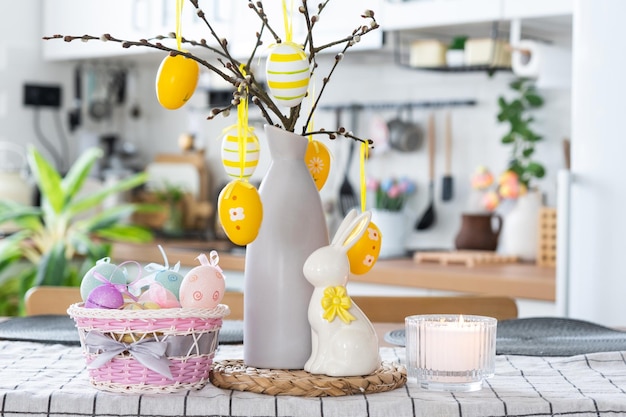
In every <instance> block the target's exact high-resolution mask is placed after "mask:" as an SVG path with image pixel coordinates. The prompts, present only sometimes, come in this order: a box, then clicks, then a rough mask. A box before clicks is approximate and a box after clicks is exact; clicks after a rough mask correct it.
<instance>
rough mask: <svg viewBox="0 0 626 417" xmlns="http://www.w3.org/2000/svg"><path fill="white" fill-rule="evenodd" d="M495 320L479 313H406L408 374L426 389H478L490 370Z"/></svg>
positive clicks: (493, 361)
mask: <svg viewBox="0 0 626 417" xmlns="http://www.w3.org/2000/svg"><path fill="white" fill-rule="evenodd" d="M496 324H497V321H496V319H494V318H491V317H482V316H459V315H422V316H410V317H407V318H406V340H407V344H406V350H407V351H406V354H407V368H408V371H409V377H410V378H411V377H414V378H416V379H417V381H418V382H419V383H420V384H421V385H422V387H424V388H429V389H444V390H455V391H471V390H476V389H480V387H481V385H482V380H483V378H487V377H490V376H492V375H493V372H494V363H495V331H496Z"/></svg>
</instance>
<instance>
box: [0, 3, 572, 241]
mask: <svg viewBox="0 0 626 417" xmlns="http://www.w3.org/2000/svg"><path fill="white" fill-rule="evenodd" d="M39 4H40V3H39V1H34V0H32V1H28V2H19V3H15V4H12V8H15V9H17V11H15V12H13V11H12V12H11V13H3V14H2V17H1V18H0V19H2V23H3V25H1V26H0V31H1V32H2V34H3V36H2V37H0V39H9V40H7V41H4V42H3V43H0V47H1V48H2V49H1V50H2V54H1V55H0V58H1V59H0V72H1V73H2V74H4V77H2V80H1V81H0V97H3V99H2V101H0V103H5V104H2V105H0V122H1V123H0V136H1V138H2V139H8V140H12V141H16V142H17V141H19V142H20V143H23V142H30V143H35V142H36V138H35V134H34V129H33V124H32V113H33V110H31V109H25V108H24V107H23V106H22V105H21V100H22V98H21V88H22V84H23V83H24V82H25V81H42V82H55V83H60V84H62V85H63V86H64V100H63V102H64V107H63V109H62V111H61V117H62V119H63V121H65V120H66V113H67V111H68V110H69V109H70V106H71V94H72V88H71V76H72V74H71V70H72V65H73V63H49V62H43V61H41V60H40V58H39V56H40V48H41V42H42V41H41V40H40V36H41V35H42V34H41V33H40V17H39V15H38V5H39ZM5 7H6V6H5ZM5 21H6V22H5ZM17 22H19V24H18V23H17ZM67 47H68V48H71V47H72V45H71V44H68V45H67ZM130 54H131V52H130V51H129V55H128V57H129V59H131V60H132V57H131V55H130ZM159 60H160V58H159V57H154V56H152V57H145V56H144V57H142V58H141V60H136V65H138V67H139V69H140V72H141V79H140V85H139V87H140V90H139V91H140V97H141V103H140V104H141V107H142V118H141V119H140V120H139V121H138V122H134V121H131V120H130V119H129V118H128V117H127V115H126V114H127V113H124V111H122V110H121V111H120V115H118V116H117V117H116V119H115V122H114V123H107V124H93V123H92V122H88V123H87V124H86V125H84V126H83V127H82V128H81V130H80V132H77V133H74V134H71V135H70V139H71V142H72V143H71V144H72V147H73V149H74V150H77V149H80V148H81V146H83V144H84V143H85V142H89V141H88V140H86V138H89V137H90V134H91V135H93V134H94V133H95V134H96V135H99V134H101V133H104V132H107V131H112V130H113V131H120V132H121V133H122V136H123V138H125V139H126V140H129V141H131V142H133V143H134V144H136V145H137V146H138V147H139V148H140V150H141V151H142V158H143V160H144V162H148V161H150V160H151V159H152V157H153V156H154V155H155V154H156V153H157V152H178V147H177V138H178V136H179V135H180V134H181V133H183V132H187V131H193V132H196V133H197V135H198V143H199V145H201V146H206V148H207V152H208V156H207V158H208V161H209V164H210V167H211V171H212V173H213V179H212V181H213V184H217V183H220V182H221V181H222V180H224V179H225V176H224V174H223V172H222V168H221V164H220V161H219V159H220V158H219V148H220V144H219V140H218V138H219V137H220V135H221V131H222V129H223V128H224V127H226V126H228V125H230V124H232V123H234V118H232V117H231V118H230V119H226V120H224V119H222V118H218V119H216V120H213V121H206V120H205V118H206V116H207V114H208V110H207V109H201V108H200V106H201V105H202V102H203V98H204V97H203V96H202V95H201V94H196V96H195V97H194V99H193V100H192V103H190V105H188V106H187V107H186V108H183V109H181V110H177V111H168V110H164V109H162V108H160V106H159V105H158V103H157V102H156V99H155V95H154V77H155V75H156V71H157V68H158V63H159ZM322 61H323V62H322V65H321V66H322V67H324V66H327V65H328V61H327V62H324V60H322ZM322 73H324V71H322V70H321V69H320V70H318V75H319V74H322ZM512 79H513V76H512V74H511V73H497V74H496V75H495V76H494V77H491V78H490V77H488V76H487V75H486V74H484V73H465V74H442V73H435V72H424V71H416V70H411V69H406V68H400V67H398V66H396V65H395V64H394V63H393V59H392V58H391V56H390V55H389V54H385V55H376V54H371V53H359V54H353V55H350V54H348V55H347V56H346V58H345V59H344V61H343V62H342V63H341V65H340V67H339V69H338V71H337V72H336V74H335V75H333V78H332V80H331V88H330V90H329V91H328V92H327V95H326V96H325V99H324V102H323V103H322V104H325V105H330V104H349V103H361V104H368V103H374V102H394V101H402V102H404V101H421V100H438V99H442V100H447V99H475V100H477V102H478V104H477V105H476V106H475V107H465V108H458V109H457V108H455V109H451V111H452V115H453V132H454V153H453V172H452V175H453V177H454V181H455V196H454V199H453V201H451V202H447V203H443V202H441V200H440V194H441V190H440V186H441V176H442V175H443V161H444V160H443V110H437V114H436V117H437V133H438V137H437V141H438V142H437V144H438V147H437V157H436V158H437V159H436V187H437V189H436V196H437V200H436V202H435V207H436V210H437V213H438V222H437V224H436V225H435V226H434V227H433V228H431V229H430V230H428V231H422V232H412V233H411V235H410V237H409V240H408V242H407V246H408V247H410V248H448V247H451V245H452V242H453V239H454V236H455V234H456V232H457V231H458V228H459V225H460V213H461V212H462V211H463V210H464V208H465V206H466V203H467V198H468V193H469V178H470V175H471V173H472V172H473V170H474V169H475V168H476V166H478V165H487V166H489V167H490V168H491V169H492V170H493V172H494V174H497V173H499V172H501V171H502V170H503V169H504V168H505V166H506V163H507V157H508V152H509V150H508V149H507V148H506V147H504V146H503V145H501V144H500V137H501V136H502V135H503V133H504V131H505V127H504V126H503V125H499V124H498V123H497V122H496V113H497V105H496V102H497V97H498V96H499V95H502V94H505V95H509V94H510V92H509V90H508V86H507V84H508V82H509V81H511V80H512ZM319 85H320V84H319V83H318V86H319ZM542 93H543V95H544V97H545V99H546V106H545V108H544V110H542V111H541V112H540V113H538V114H536V120H537V123H536V129H537V130H538V131H539V132H541V133H542V134H544V136H545V142H543V143H541V144H540V145H539V146H538V151H537V155H538V157H539V159H540V160H541V161H542V162H544V163H545V164H546V166H547V169H548V176H547V178H546V179H545V180H543V181H541V182H540V188H541V190H542V191H544V192H545V193H546V195H547V203H548V204H550V205H554V204H555V194H556V190H555V188H556V173H557V170H558V169H559V168H561V167H562V166H563V158H562V153H561V141H562V139H563V138H565V137H569V135H570V127H569V126H570V94H569V92H568V91H542ZM427 114H428V111H420V110H414V118H415V120H417V121H420V122H424V123H425V120H426V116H427ZM371 115H372V113H371V112H369V111H364V112H363V113H362V115H361V116H362V117H361V119H362V121H361V123H360V125H359V127H358V129H357V128H354V127H352V126H349V123H348V122H349V115H345V116H344V117H345V121H344V125H346V127H347V128H350V129H353V130H355V131H357V132H358V133H359V134H361V135H364V136H367V134H368V131H369V129H368V123H367V120H368V117H370V116H371ZM382 115H383V116H384V117H385V118H386V119H390V118H392V117H394V116H395V115H396V112H395V111H385V112H382ZM45 117H51V115H48V114H46V115H45ZM251 117H253V118H256V117H258V115H257V114H256V113H254V112H253V113H252V114H251ZM315 125H316V126H318V127H319V126H325V125H327V126H331V127H332V126H333V125H334V115H333V114H332V112H328V111H320V112H319V113H318V114H317V115H316V117H315ZM53 126H54V125H52V124H49V125H46V131H48V132H49V133H50V135H51V136H52V135H53V133H54V129H53ZM258 130H259V131H260V130H262V129H261V128H260V124H259V125H258ZM330 147H331V149H332V151H333V154H334V160H333V161H334V162H335V165H334V166H333V169H332V172H331V178H330V179H329V182H328V184H327V185H326V187H325V189H324V190H323V191H322V197H323V198H324V200H332V199H335V198H336V196H337V192H338V191H337V190H338V187H339V184H340V182H341V174H342V172H343V164H344V161H345V157H346V151H347V141H345V140H343V141H340V142H334V143H332V144H330ZM74 153H75V151H74ZM266 155H267V154H266ZM266 165H267V160H262V164H261V167H260V168H259V170H258V175H257V176H258V177H259V178H260V176H261V174H262V170H263V166H266ZM367 171H368V175H371V176H376V177H384V176H390V175H397V176H400V175H407V176H409V177H411V178H413V179H414V180H416V181H417V182H418V193H417V195H415V197H414V198H413V199H412V200H411V201H410V202H409V204H408V205H407V208H406V216H407V227H410V228H413V225H414V223H415V221H416V219H417V218H418V216H420V215H421V213H422V212H423V210H424V209H425V206H426V204H427V159H426V146H423V147H422V148H421V149H420V150H419V151H417V152H414V153H408V154H401V153H399V152H397V151H393V152H390V153H388V154H385V155H374V156H373V157H372V159H371V161H370V162H369V163H368V169H367ZM351 179H352V182H353V185H354V186H355V187H356V186H357V185H358V184H357V182H358V164H357V163H356V161H353V164H352V172H351Z"/></svg>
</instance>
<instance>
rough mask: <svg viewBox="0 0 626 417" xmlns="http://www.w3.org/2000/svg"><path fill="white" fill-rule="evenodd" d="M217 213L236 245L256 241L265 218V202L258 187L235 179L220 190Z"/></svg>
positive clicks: (225, 230)
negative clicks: (262, 200)
mask: <svg viewBox="0 0 626 417" xmlns="http://www.w3.org/2000/svg"><path fill="white" fill-rule="evenodd" d="M217 213H218V216H219V220H220V223H221V224H222V228H223V229H224V232H225V233H226V236H228V238H229V239H230V240H231V242H233V243H234V244H236V245H240V246H244V245H247V244H248V243H250V242H252V241H254V239H256V237H257V235H258V234H259V228H260V227H261V221H262V220H263V204H262V203H261V196H259V192H258V191H257V189H256V188H255V187H254V186H253V185H252V184H250V183H249V182H247V181H245V180H233V181H231V182H229V183H228V184H227V185H226V186H225V187H224V188H223V189H222V191H221V192H220V195H219V197H218V200H217Z"/></svg>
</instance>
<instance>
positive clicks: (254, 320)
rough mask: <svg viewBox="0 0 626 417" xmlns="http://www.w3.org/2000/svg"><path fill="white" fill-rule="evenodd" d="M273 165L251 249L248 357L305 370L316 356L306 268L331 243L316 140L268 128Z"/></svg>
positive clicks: (253, 362)
mask: <svg viewBox="0 0 626 417" xmlns="http://www.w3.org/2000/svg"><path fill="white" fill-rule="evenodd" d="M265 134H266V139H267V141H268V146H269V150H270V154H271V157H272V163H271V165H270V167H269V169H268V171H267V173H266V174H265V177H264V178H263V180H262V182H261V186H260V187H259V194H260V196H261V202H262V203H263V222H262V223H261V228H260V230H259V234H258V236H257V238H256V239H255V240H254V241H253V242H252V243H250V244H249V245H248V247H247V249H246V263H245V273H244V320H243V321H244V363H245V364H246V365H248V366H252V367H256V368H275V369H303V368H304V364H305V362H306V361H307V359H308V358H309V356H310V355H311V327H310V325H309V320H308V316H307V311H308V307H309V301H310V299H311V295H312V293H313V287H312V286H311V284H310V283H309V282H308V281H307V280H306V278H305V277H304V274H303V272H302V267H303V265H304V262H305V260H306V259H307V258H308V256H309V255H310V254H311V253H312V252H313V251H314V250H316V249H318V248H320V247H322V246H326V245H328V244H329V240H328V228H327V227H326V221H325V217H324V211H323V208H322V201H321V199H320V195H319V193H318V191H317V187H316V186H315V183H314V182H313V178H312V177H311V174H310V173H309V170H308V169H307V167H306V165H305V162H304V154H305V152H306V148H307V144H308V140H307V139H306V138H305V137H304V136H299V135H296V134H294V133H291V132H287V131H285V130H283V129H279V128H276V127H274V126H269V125H266V126H265Z"/></svg>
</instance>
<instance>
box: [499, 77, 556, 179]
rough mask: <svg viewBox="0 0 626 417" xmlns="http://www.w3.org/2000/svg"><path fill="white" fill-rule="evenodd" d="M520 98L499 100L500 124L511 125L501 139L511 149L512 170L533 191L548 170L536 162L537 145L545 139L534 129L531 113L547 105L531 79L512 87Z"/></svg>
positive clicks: (521, 81)
mask: <svg viewBox="0 0 626 417" xmlns="http://www.w3.org/2000/svg"><path fill="white" fill-rule="evenodd" d="M510 87H511V89H513V91H515V92H516V93H517V94H516V96H515V97H514V98H513V99H511V100H507V99H506V98H505V97H503V96H500V97H499V98H498V106H499V107H500V112H499V113H498V122H500V123H506V124H508V125H509V131H508V132H507V134H506V135H504V136H503V137H502V139H501V142H502V144H504V145H506V146H510V147H511V158H510V160H509V166H508V171H510V172H512V173H514V174H515V175H516V176H517V180H518V181H519V183H520V184H521V185H522V186H524V187H525V188H526V189H528V188H529V186H530V185H531V182H532V180H533V179H534V178H537V179H538V178H543V177H544V176H545V173H546V171H545V168H544V166H543V164H541V163H540V162H537V161H536V160H535V145H536V144H537V142H539V141H541V140H542V139H543V138H542V137H541V136H540V135H539V134H538V133H536V132H535V131H534V130H533V127H532V126H531V125H532V123H533V121H534V120H535V119H534V118H533V117H532V115H530V114H529V112H531V111H533V110H536V109H538V108H540V107H541V106H543V98H542V97H541V96H540V95H539V94H538V92H537V89H536V88H535V86H534V84H533V83H532V81H531V80H529V79H527V78H520V79H517V80H515V81H513V82H512V83H511V84H510Z"/></svg>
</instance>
